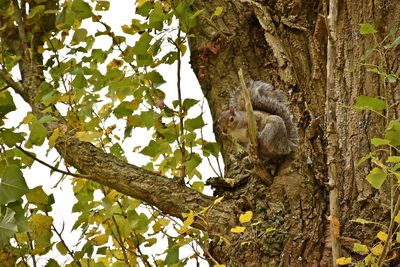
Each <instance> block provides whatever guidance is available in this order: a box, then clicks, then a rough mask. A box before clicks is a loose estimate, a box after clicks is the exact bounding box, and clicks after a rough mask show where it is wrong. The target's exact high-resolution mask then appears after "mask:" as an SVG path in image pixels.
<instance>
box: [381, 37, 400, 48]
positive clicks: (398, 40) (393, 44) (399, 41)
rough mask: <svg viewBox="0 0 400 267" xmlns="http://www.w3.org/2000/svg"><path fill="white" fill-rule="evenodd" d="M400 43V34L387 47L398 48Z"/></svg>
mask: <svg viewBox="0 0 400 267" xmlns="http://www.w3.org/2000/svg"><path fill="white" fill-rule="evenodd" d="M399 44H400V36H399V37H397V38H396V39H395V40H394V41H393V42H392V43H391V44H388V45H385V49H391V48H396V47H397V46H398V45H399Z"/></svg>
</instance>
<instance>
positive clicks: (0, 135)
mask: <svg viewBox="0 0 400 267" xmlns="http://www.w3.org/2000/svg"><path fill="white" fill-rule="evenodd" d="M0 139H1V141H2V143H4V144H6V146H8V147H13V146H15V145H16V144H18V143H21V142H22V141H24V137H23V136H22V134H20V133H15V132H13V131H11V130H10V129H6V130H4V131H2V132H0Z"/></svg>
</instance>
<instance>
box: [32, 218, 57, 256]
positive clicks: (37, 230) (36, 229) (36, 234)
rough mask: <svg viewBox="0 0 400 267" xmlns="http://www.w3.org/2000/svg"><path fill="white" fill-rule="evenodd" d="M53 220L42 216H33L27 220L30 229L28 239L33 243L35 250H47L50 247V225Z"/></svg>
mask: <svg viewBox="0 0 400 267" xmlns="http://www.w3.org/2000/svg"><path fill="white" fill-rule="evenodd" d="M52 224H53V218H52V217H50V216H46V215H43V214H39V213H36V214H33V215H32V217H31V218H30V220H29V226H30V227H31V229H32V232H31V233H30V237H31V238H32V239H33V240H34V241H35V245H36V248H42V249H44V248H47V247H49V246H50V244H51V243H50V238H51V236H52V232H51V225H52Z"/></svg>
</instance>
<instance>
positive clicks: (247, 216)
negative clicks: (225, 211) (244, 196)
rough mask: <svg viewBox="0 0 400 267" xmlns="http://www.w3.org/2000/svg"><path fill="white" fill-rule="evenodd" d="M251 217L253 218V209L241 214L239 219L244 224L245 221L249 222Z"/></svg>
mask: <svg viewBox="0 0 400 267" xmlns="http://www.w3.org/2000/svg"><path fill="white" fill-rule="evenodd" d="M251 218H253V212H252V211H251V210H249V211H246V212H245V213H243V214H240V217H239V221H240V223H241V224H243V223H247V222H249V221H251Z"/></svg>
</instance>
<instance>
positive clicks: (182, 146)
mask: <svg viewBox="0 0 400 267" xmlns="http://www.w3.org/2000/svg"><path fill="white" fill-rule="evenodd" d="M177 40H178V42H180V40H181V30H180V29H179V30H178V36H177ZM172 43H173V44H174V45H175V47H176V49H177V50H178V59H177V60H178V67H177V89H178V102H179V125H180V134H181V136H183V134H184V128H183V127H184V125H183V107H182V88H181V68H182V61H181V50H180V48H179V46H178V44H176V43H175V42H172ZM180 150H181V153H182V167H181V177H180V182H181V183H183V182H184V179H185V176H186V167H185V166H184V165H183V163H185V160H186V159H185V156H186V149H185V141H184V140H182V144H181V145H180Z"/></svg>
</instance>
